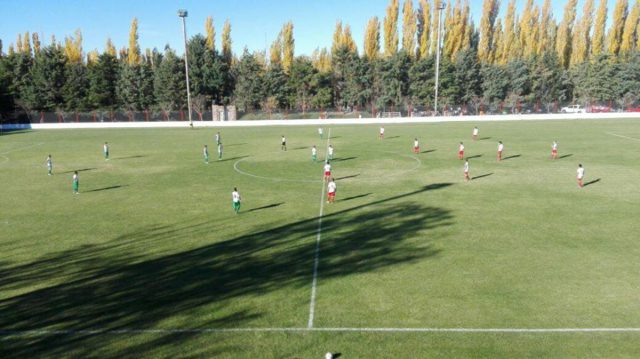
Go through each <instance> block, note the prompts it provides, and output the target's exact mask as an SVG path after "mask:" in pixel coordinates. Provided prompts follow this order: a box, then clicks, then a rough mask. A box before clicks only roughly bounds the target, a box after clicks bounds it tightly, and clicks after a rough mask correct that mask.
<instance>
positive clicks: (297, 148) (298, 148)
mask: <svg viewBox="0 0 640 359" xmlns="http://www.w3.org/2000/svg"><path fill="white" fill-rule="evenodd" d="M308 148H309V146H300V147H296V148H292V149H291V151H297V150H306V149H308Z"/></svg>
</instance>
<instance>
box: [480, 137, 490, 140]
mask: <svg viewBox="0 0 640 359" xmlns="http://www.w3.org/2000/svg"><path fill="white" fill-rule="evenodd" d="M490 139H491V137H482V138H479V139H478V141H485V140H490Z"/></svg>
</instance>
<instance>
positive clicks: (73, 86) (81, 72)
mask: <svg viewBox="0 0 640 359" xmlns="http://www.w3.org/2000/svg"><path fill="white" fill-rule="evenodd" d="M88 87H89V79H88V76H87V68H86V67H85V65H84V64H82V63H68V64H67V65H66V67H65V83H64V86H63V88H62V97H63V99H64V107H65V109H66V110H67V111H85V110H87V109H88V101H87V90H88Z"/></svg>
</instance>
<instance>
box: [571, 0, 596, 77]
mask: <svg viewBox="0 0 640 359" xmlns="http://www.w3.org/2000/svg"><path fill="white" fill-rule="evenodd" d="M592 24H593V0H586V2H585V4H584V6H583V8H582V18H580V21H579V22H578V25H576V27H575V31H574V34H573V40H572V41H573V42H572V45H571V61H570V64H571V65H576V64H581V63H583V62H585V61H586V60H587V59H588V57H589V49H590V46H591V36H590V34H591V25H592Z"/></svg>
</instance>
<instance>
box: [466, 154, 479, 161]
mask: <svg viewBox="0 0 640 359" xmlns="http://www.w3.org/2000/svg"><path fill="white" fill-rule="evenodd" d="M480 157H482V155H473V156H469V157H467V159H468V160H472V159H474V158H480Z"/></svg>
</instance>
